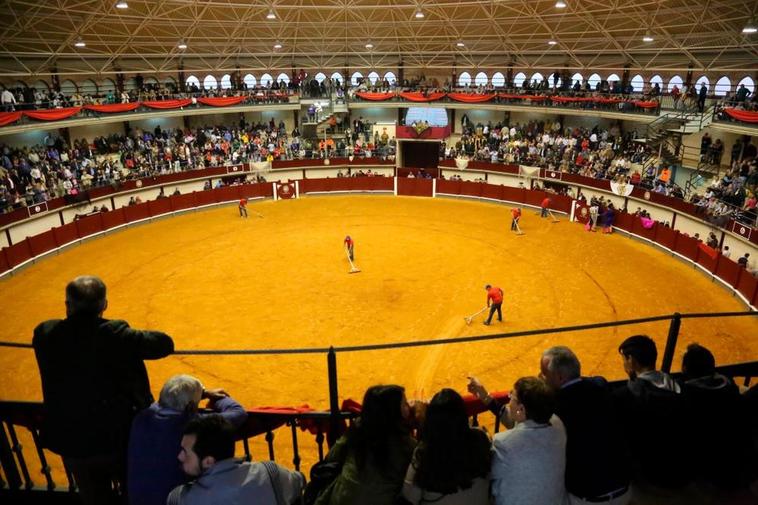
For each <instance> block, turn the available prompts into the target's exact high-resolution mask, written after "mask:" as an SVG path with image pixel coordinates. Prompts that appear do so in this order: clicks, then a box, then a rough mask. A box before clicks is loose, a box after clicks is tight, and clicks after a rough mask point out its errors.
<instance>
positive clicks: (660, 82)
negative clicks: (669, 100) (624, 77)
mask: <svg viewBox="0 0 758 505" xmlns="http://www.w3.org/2000/svg"><path fill="white" fill-rule="evenodd" d="M656 83H657V84H658V86H660V88H661V89H663V78H662V77H661V76H660V75H658V74H655V75H654V76H653V77H651V78H650V86H651V87H653V86H655V85H656Z"/></svg>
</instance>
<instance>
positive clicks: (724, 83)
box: [713, 76, 732, 96]
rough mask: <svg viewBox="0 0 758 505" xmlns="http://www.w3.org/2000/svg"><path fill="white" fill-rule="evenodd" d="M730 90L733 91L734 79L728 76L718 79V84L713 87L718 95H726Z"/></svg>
mask: <svg viewBox="0 0 758 505" xmlns="http://www.w3.org/2000/svg"><path fill="white" fill-rule="evenodd" d="M730 91H732V81H730V80H729V78H728V77H727V76H724V77H722V78H721V79H719V80H718V81H716V86H714V87H713V93H714V94H715V95H716V96H726V94H727V93H729V92H730Z"/></svg>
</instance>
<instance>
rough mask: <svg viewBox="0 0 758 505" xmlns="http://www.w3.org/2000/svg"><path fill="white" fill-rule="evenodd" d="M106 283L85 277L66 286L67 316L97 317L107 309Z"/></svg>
mask: <svg viewBox="0 0 758 505" xmlns="http://www.w3.org/2000/svg"><path fill="white" fill-rule="evenodd" d="M105 295H106V289H105V283H104V282H103V281H102V280H100V278H98V277H94V276H89V275H83V276H80V277H77V278H76V279H74V280H73V281H71V282H69V283H68V285H67V286H66V315H67V316H68V317H72V316H84V317H97V316H99V315H100V314H102V312H103V311H104V310H105V309H106V307H107V306H108V301H107V299H106V297H105Z"/></svg>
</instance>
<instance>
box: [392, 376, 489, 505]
mask: <svg viewBox="0 0 758 505" xmlns="http://www.w3.org/2000/svg"><path fill="white" fill-rule="evenodd" d="M421 433H422V436H421V441H420V442H419V445H418V447H416V451H415V453H414V455H413V460H412V461H411V464H410V465H409V466H408V472H407V473H406V475H405V484H404V485H403V496H404V497H405V499H406V500H408V501H409V502H410V503H411V504H413V505H419V504H422V503H432V502H433V503H435V504H436V505H455V504H466V505H469V504H470V505H489V479H488V477H489V473H490V464H491V454H490V449H491V446H492V443H491V442H490V439H489V437H488V436H487V434H486V433H485V432H484V431H482V430H480V429H478V428H472V427H470V426H469V420H468V415H467V414H466V406H465V404H464V402H463V398H461V395H459V394H458V393H456V392H455V391H453V390H452V389H443V390H441V391H440V392H439V393H437V394H436V395H434V397H433V398H432V401H431V402H430V403H429V407H428V408H427V410H426V419H425V421H424V424H423V428H422V430H421Z"/></svg>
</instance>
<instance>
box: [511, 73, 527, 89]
mask: <svg viewBox="0 0 758 505" xmlns="http://www.w3.org/2000/svg"><path fill="white" fill-rule="evenodd" d="M525 80H526V74H525V73H524V72H519V73H518V74H516V75H515V76H514V77H513V87H514V88H520V87H521V86H523V85H524V81H525Z"/></svg>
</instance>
